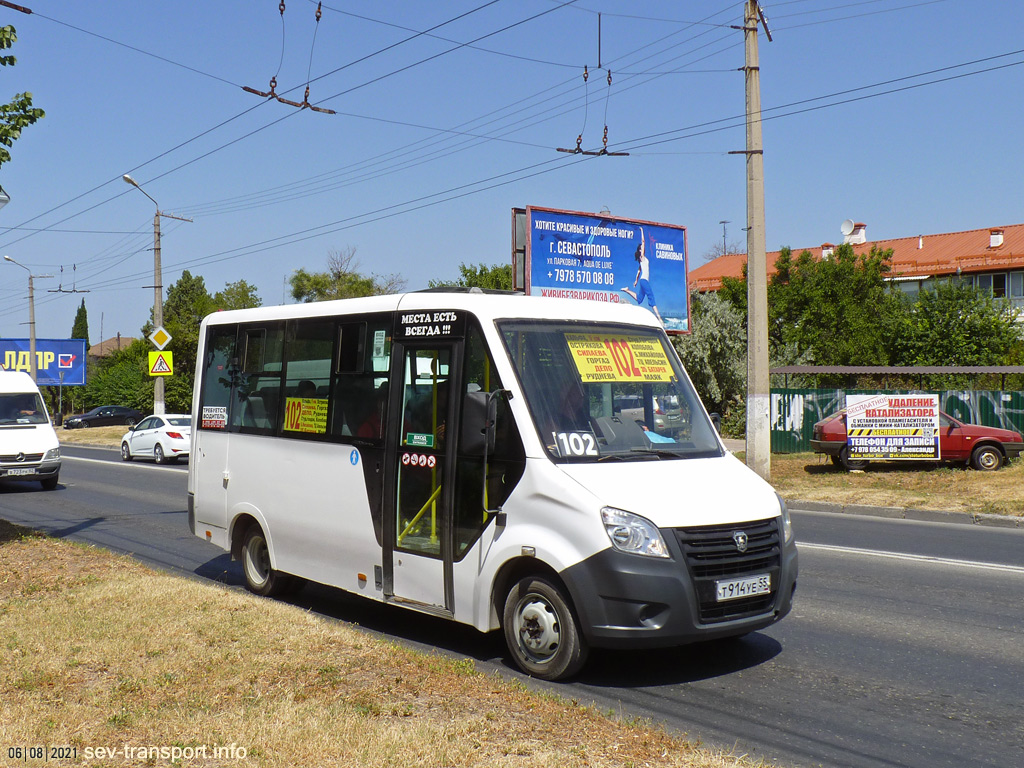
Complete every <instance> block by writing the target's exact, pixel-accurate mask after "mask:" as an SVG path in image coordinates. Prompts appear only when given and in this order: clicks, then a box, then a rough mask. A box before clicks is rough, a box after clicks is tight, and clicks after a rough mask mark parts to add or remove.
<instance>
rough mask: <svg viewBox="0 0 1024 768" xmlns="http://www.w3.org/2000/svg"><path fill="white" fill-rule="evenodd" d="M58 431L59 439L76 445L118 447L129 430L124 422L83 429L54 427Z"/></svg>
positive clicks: (62, 442)
mask: <svg viewBox="0 0 1024 768" xmlns="http://www.w3.org/2000/svg"><path fill="white" fill-rule="evenodd" d="M54 429H55V430H56V432H57V439H58V440H59V441H60V442H61V444H62V445H63V444H64V443H74V444H75V445H102V446H106V447H108V448H118V447H120V445H121V438H122V437H123V436H124V433H125V432H127V431H128V427H126V426H124V425H123V424H121V425H117V426H113V427H83V428H81V429H62V428H61V427H54Z"/></svg>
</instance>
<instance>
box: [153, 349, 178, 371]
mask: <svg viewBox="0 0 1024 768" xmlns="http://www.w3.org/2000/svg"><path fill="white" fill-rule="evenodd" d="M149 375H150V376H173V375H174V354H173V353H172V352H150V353H149Z"/></svg>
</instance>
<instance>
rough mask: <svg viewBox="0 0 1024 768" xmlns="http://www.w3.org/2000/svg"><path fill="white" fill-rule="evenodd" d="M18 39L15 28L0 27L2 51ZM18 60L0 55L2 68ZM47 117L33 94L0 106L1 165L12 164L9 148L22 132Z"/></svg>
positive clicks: (0, 47) (16, 96)
mask: <svg viewBox="0 0 1024 768" xmlns="http://www.w3.org/2000/svg"><path fill="white" fill-rule="evenodd" d="M17 39H18V34H17V32H16V31H15V29H14V27H12V26H10V25H8V26H6V27H0V50H7V49H9V48H10V47H11V46H12V45H14V42H15V41H16V40H17ZM16 62H17V59H16V58H15V57H14V56H11V55H6V54H5V55H0V66H4V67H13V66H14V65H15V63H16ZM45 116H46V113H45V112H43V110H41V109H39V108H37V107H33V106H32V94H31V93H28V92H27V91H26V92H25V93H16V94H15V95H14V98H13V99H11V101H10V102H8V103H7V104H0V145H3V146H0V165H3V164H4V163H7V162H10V160H11V153H10V152H9V151H8V150H7V148H8V147H11V146H13V145H14V142H15V141H17V140H18V139H19V138H21V131H22V130H23V129H24V128H26V127H27V126H30V125H32V124H33V123H34V122H36V121H37V120H40V119H42V118H43V117H45Z"/></svg>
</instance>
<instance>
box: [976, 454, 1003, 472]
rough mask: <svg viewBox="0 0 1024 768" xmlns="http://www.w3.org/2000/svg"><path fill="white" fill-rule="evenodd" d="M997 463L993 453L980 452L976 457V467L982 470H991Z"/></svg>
mask: <svg viewBox="0 0 1024 768" xmlns="http://www.w3.org/2000/svg"><path fill="white" fill-rule="evenodd" d="M998 463H999V458H998V457H997V456H996V453H995V451H982V452H981V453H980V454H979V455H978V465H979V466H980V467H981V468H982V469H993V468H994V467H995V466H996V465H997V464H998Z"/></svg>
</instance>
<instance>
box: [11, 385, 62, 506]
mask: <svg viewBox="0 0 1024 768" xmlns="http://www.w3.org/2000/svg"><path fill="white" fill-rule="evenodd" d="M59 475H60V443H59V441H58V440H57V433H56V432H54V431H53V424H51V423H50V415H49V413H47V411H46V406H45V405H44V404H43V398H42V395H40V393H39V387H37V386H36V383H35V382H34V381H32V377H31V376H29V375H28V374H27V373H24V372H21V371H5V370H0V480H37V481H39V483H40V484H41V485H42V486H43V488H44V489H45V490H47V491H52V490H53V489H54V488H56V487H57V480H58V477H59Z"/></svg>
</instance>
